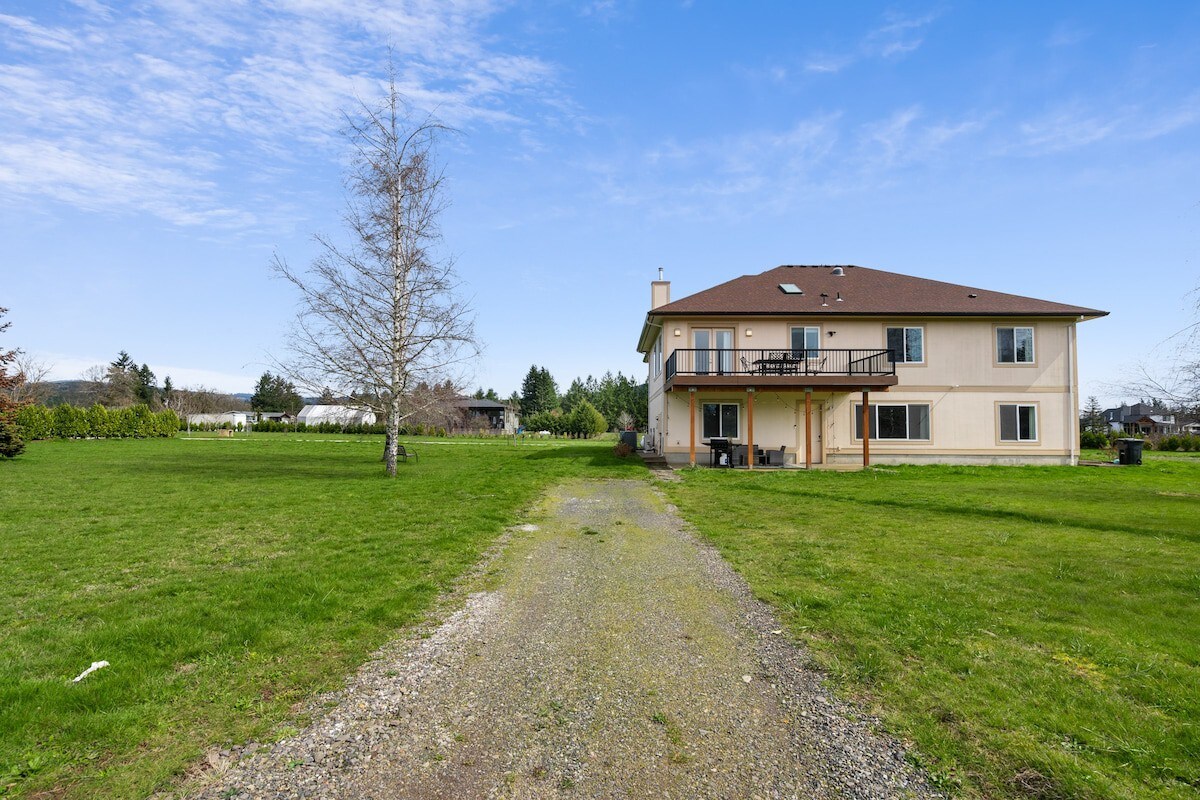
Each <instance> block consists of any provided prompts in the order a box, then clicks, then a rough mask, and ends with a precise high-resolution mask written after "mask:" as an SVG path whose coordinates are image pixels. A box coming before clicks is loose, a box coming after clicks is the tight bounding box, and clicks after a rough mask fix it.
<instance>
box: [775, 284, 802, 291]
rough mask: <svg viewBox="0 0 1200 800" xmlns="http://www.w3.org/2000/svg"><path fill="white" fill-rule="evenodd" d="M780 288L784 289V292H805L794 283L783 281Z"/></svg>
mask: <svg viewBox="0 0 1200 800" xmlns="http://www.w3.org/2000/svg"><path fill="white" fill-rule="evenodd" d="M779 288H780V289H782V290H783V293H784V294H804V290H803V289H801V288H800V287H799V286H797V285H796V284H794V283H781V284H779Z"/></svg>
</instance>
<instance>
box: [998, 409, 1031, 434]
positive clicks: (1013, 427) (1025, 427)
mask: <svg viewBox="0 0 1200 800" xmlns="http://www.w3.org/2000/svg"><path fill="white" fill-rule="evenodd" d="M998 408H999V411H1000V441H1002V442H1036V441H1037V438H1038V436H1037V406H1036V405H1033V404H1026V403H1000V404H999V405H998Z"/></svg>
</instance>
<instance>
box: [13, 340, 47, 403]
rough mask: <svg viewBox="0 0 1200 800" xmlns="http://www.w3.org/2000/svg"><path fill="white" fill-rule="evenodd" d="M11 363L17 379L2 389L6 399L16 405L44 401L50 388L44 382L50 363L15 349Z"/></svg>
mask: <svg viewBox="0 0 1200 800" xmlns="http://www.w3.org/2000/svg"><path fill="white" fill-rule="evenodd" d="M12 364H13V367H14V368H15V369H16V371H17V374H16V377H17V378H19V380H17V381H16V382H15V383H13V384H12V385H11V386H9V387H7V388H6V389H5V390H4V391H5V394H7V395H8V399H9V400H12V401H13V402H14V403H16V404H17V405H26V404H28V403H42V402H45V400H46V398H47V397H49V396H50V390H51V387H50V385H49V384H48V383H46V376H47V375H49V374H50V365H49V364H47V363H45V362H44V361H40V360H38V359H37V358H34V357H33V356H31V355H30V354H29V353H26V352H24V351H22V350H17V351H16V353H15V355H14V357H13V360H12Z"/></svg>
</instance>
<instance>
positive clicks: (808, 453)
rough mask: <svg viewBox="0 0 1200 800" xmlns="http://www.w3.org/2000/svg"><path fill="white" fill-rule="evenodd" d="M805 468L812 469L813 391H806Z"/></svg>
mask: <svg viewBox="0 0 1200 800" xmlns="http://www.w3.org/2000/svg"><path fill="white" fill-rule="evenodd" d="M804 468H805V469H812V389H805V390H804Z"/></svg>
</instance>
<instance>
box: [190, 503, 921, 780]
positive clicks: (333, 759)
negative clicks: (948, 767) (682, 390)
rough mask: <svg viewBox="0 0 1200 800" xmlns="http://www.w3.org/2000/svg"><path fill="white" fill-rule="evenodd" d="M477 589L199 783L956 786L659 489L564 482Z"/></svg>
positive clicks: (517, 533)
mask: <svg viewBox="0 0 1200 800" xmlns="http://www.w3.org/2000/svg"><path fill="white" fill-rule="evenodd" d="M476 583H477V585H476V586H475V587H474V589H476V591H475V592H474V593H472V594H470V595H469V596H467V597H466V600H465V603H464V602H462V599H461V598H460V599H459V610H457V611H455V612H454V613H453V614H452V615H450V617H449V618H448V619H446V621H445V622H444V623H443V624H442V625H441V626H440V627H437V628H436V629H431V630H430V631H427V632H426V633H427V635H426V636H425V637H424V638H414V639H412V640H409V641H406V642H398V643H396V644H395V645H393V646H391V647H389V648H385V650H384V651H382V652H381V653H380V654H379V656H378V657H377V658H376V659H375V660H373V661H372V662H370V663H368V664H367V665H365V666H364V667H363V668H362V669H361V670H360V671H359V673H358V674H357V675H356V676H355V677H354V678H353V679H352V680H351V682H350V683H349V684H348V686H347V688H346V689H345V690H344V691H342V692H339V693H337V694H336V695H333V696H331V697H325V698H321V701H320V702H319V703H318V704H316V705H314V716H315V720H316V721H315V722H314V723H313V724H312V725H311V726H310V727H309V728H308V729H306V730H304V731H303V732H301V733H300V734H298V735H296V736H294V737H292V738H289V739H286V740H283V741H281V742H279V743H277V744H275V745H273V746H271V747H269V748H263V749H260V750H258V752H257V753H255V754H254V755H252V756H246V757H243V758H242V759H241V760H240V761H238V762H237V763H236V764H234V765H233V766H231V767H229V768H228V769H226V770H218V772H219V774H218V775H216V776H215V779H214V780H213V781H212V782H211V783H210V784H209V785H208V786H207V787H206V788H205V789H204V790H203V793H202V794H201V795H200V796H201V797H203V798H230V797H236V798H285V797H286V798H294V797H344V798H380V799H382V798H407V797H413V798H485V797H487V798H492V797H496V798H501V797H520V798H523V797H530V798H542V797H555V798H557V797H562V798H591V797H597V798H599V797H605V798H607V797H628V798H643V797H647V798H648V797H659V798H697V797H706V798H708V797H711V798H776V797H778V798H791V797H798V798H810V797H811V798H837V797H851V798H868V797H870V798H905V797H912V798H924V797H938V796H940V795H938V794H937V793H936V792H935V791H933V790H932V789H931V788H930V787H929V786H928V784H927V783H926V781H925V780H924V779H923V778H922V777H921V776H920V775H919V774H917V773H916V772H915V771H914V770H913V769H912V768H911V767H910V766H909V765H908V764H907V762H906V761H905V759H904V755H903V749H902V748H901V747H900V746H899V744H898V743H897V742H895V741H894V740H892V739H889V738H887V737H885V736H882V735H879V734H878V733H875V732H873V729H872V727H871V726H870V725H869V724H868V722H867V721H864V720H863V719H862V718H861V717H860V716H859V715H857V714H856V713H855V712H853V711H852V710H851V709H849V708H847V707H846V706H845V705H843V704H841V703H839V702H838V701H837V700H835V699H833V698H832V697H831V696H830V694H829V693H828V692H827V691H826V690H825V689H824V688H823V687H822V685H821V681H820V678H819V676H818V675H817V674H816V673H815V672H813V671H812V670H811V668H810V664H809V661H808V659H807V658H806V656H805V654H804V653H803V651H801V650H798V649H797V648H796V647H794V646H793V645H791V644H789V643H788V642H787V641H786V639H785V638H784V636H782V635H781V631H780V626H779V624H778V623H777V621H776V620H774V619H773V618H772V616H771V614H770V613H769V611H768V610H767V609H766V608H765V607H764V606H763V605H762V604H760V603H757V602H756V601H754V600H752V599H751V598H750V596H749V594H748V592H747V590H746V587H745V585H744V583H743V582H742V580H741V579H740V578H739V577H737V576H736V575H735V574H734V573H733V572H732V570H731V569H730V568H729V567H728V566H727V565H726V564H725V562H724V561H722V560H721V559H720V557H719V556H718V555H716V553H715V551H713V550H712V549H711V548H708V547H707V546H704V545H701V544H699V543H698V542H697V541H696V540H695V539H694V538H693V537H692V536H691V535H690V534H689V533H687V532H686V530H685V528H684V525H683V523H682V522H681V521H680V519H679V518H678V517H677V516H676V515H675V514H674V513H673V512H672V510H671V508H670V507H669V506H667V505H666V504H665V502H664V501H663V500H662V498H661V496H660V495H659V494H658V493H657V492H656V490H655V489H654V487H653V485H652V484H651V483H648V482H642V481H589V482H579V483H572V484H567V485H564V486H561V487H558V488H557V489H555V490H554V491H552V492H551V493H550V494H549V495H548V496H547V497H546V498H545V501H544V502H543V504H542V506H541V507H540V508H539V509H538V510H537V511H536V512H535V513H534V514H533V515H532V516H531V519H530V524H528V525H525V526H523V528H522V529H520V530H517V531H514V532H513V533H512V535H511V537H510V538H509V541H508V543H507V544H506V545H505V546H504V548H503V552H502V553H501V554H500V555H499V556H497V557H496V559H495V560H494V561H492V562H491V564H490V565H489V566H488V567H487V568H486V569H485V570H484V571H483V574H481V576H480V577H479V578H478V579H477V581H476Z"/></svg>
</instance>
